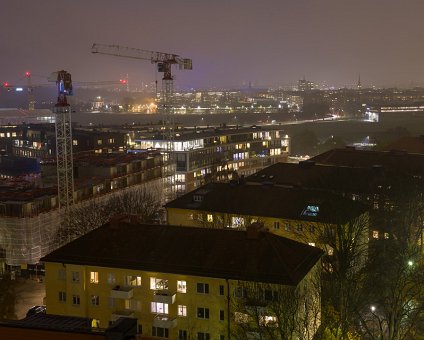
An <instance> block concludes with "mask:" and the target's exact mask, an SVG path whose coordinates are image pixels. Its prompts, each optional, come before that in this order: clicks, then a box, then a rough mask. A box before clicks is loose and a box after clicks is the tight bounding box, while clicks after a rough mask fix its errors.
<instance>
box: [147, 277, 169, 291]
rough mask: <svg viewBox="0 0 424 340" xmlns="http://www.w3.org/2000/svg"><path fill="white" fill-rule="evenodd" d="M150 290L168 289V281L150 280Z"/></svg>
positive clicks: (153, 278)
mask: <svg viewBox="0 0 424 340" xmlns="http://www.w3.org/2000/svg"><path fill="white" fill-rule="evenodd" d="M150 289H168V280H162V279H157V278H155V277H151V278H150Z"/></svg>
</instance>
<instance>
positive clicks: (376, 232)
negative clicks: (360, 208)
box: [372, 230, 378, 238]
mask: <svg viewBox="0 0 424 340" xmlns="http://www.w3.org/2000/svg"><path fill="white" fill-rule="evenodd" d="M372 237H373V238H378V230H373V231H372Z"/></svg>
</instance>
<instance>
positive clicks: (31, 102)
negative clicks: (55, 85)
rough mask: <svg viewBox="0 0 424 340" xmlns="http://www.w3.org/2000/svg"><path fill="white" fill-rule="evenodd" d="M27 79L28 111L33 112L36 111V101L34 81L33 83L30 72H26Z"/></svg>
mask: <svg viewBox="0 0 424 340" xmlns="http://www.w3.org/2000/svg"><path fill="white" fill-rule="evenodd" d="M25 77H26V78H27V87H28V110H29V111H33V110H34V109H35V99H34V93H33V92H32V91H33V89H34V88H33V86H32V81H31V73H30V72H29V71H26V72H25Z"/></svg>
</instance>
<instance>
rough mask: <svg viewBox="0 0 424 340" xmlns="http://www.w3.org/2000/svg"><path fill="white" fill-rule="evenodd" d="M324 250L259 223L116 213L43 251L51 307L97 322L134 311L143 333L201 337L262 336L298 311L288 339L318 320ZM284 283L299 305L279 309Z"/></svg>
mask: <svg viewBox="0 0 424 340" xmlns="http://www.w3.org/2000/svg"><path fill="white" fill-rule="evenodd" d="M321 255H322V252H321V251H320V250H319V249H318V248H315V247H310V246H308V245H305V244H302V243H299V242H295V241H292V240H290V239H287V238H283V237H280V236H277V235H274V234H271V233H268V232H266V231H263V230H260V229H259V228H257V227H255V228H253V227H252V228H249V229H248V230H247V231H246V232H240V231H235V230H223V229H204V228H186V227H178V226H170V225H166V226H165V225H146V224H139V223H137V221H136V220H135V219H133V218H131V217H129V218H127V219H115V220H111V221H110V223H108V224H106V225H104V226H102V227H100V228H98V229H96V230H93V231H91V232H90V233H88V234H86V235H84V236H82V237H81V238H79V239H77V240H75V241H73V242H71V243H69V244H67V245H65V246H63V247H61V248H59V249H57V250H55V251H53V252H52V253H50V254H48V255H46V256H45V257H44V258H43V259H42V261H44V262H45V264H46V281H45V282H46V305H47V312H48V313H49V314H50V313H52V314H59V315H67V316H78V317H88V318H92V319H93V320H95V321H96V322H97V325H98V326H99V327H107V325H108V324H109V323H110V322H113V321H114V320H116V319H118V318H120V317H130V318H136V319H137V320H138V325H139V335H140V336H147V337H148V336H151V337H154V338H169V339H199V340H206V339H220V340H222V339H230V337H231V334H235V333H234V332H237V333H238V335H239V336H243V335H242V334H244V333H240V332H246V333H245V338H249V336H253V337H255V336H256V337H258V336H260V335H259V334H260V333H261V332H263V331H265V329H266V331H268V332H269V331H270V332H277V331H278V330H279V327H284V325H283V322H281V323H278V322H277V318H279V320H282V319H281V318H283V317H286V318H287V317H289V318H290V319H292V318H293V316H294V317H295V318H296V320H298V319H299V320H302V321H303V323H301V324H302V326H301V327H300V328H296V330H295V331H294V332H292V333H291V335H292V336H290V339H298V338H302V339H312V338H313V336H314V333H315V331H316V330H317V328H318V327H319V322H320V295H319V293H318V292H317V291H315V290H314V289H313V286H314V285H312V278H315V277H316V276H315V274H316V272H317V270H318V269H319V267H320V257H321ZM251 287H256V288H257V289H256V290H255V292H256V293H258V294H253V293H252V292H253V291H252V290H251V289H249V288H251ZM282 292H285V293H286V294H290V297H291V299H290V300H293V299H294V297H295V296H297V297H298V299H297V300H296V301H297V305H296V306H297V307H296V308H295V309H291V312H290V313H282V312H281V313H282V314H281V315H276V314H275V312H273V310H274V311H275V310H276V309H272V308H271V306H273V304H275V303H277V301H278V303H280V307H282V306H284V305H287V304H289V301H288V300H287V299H280V298H279V297H282V296H283V295H282ZM279 294H281V295H279ZM253 310H254V311H256V312H257V314H259V317H260V320H259V325H260V326H258V327H256V328H255V327H253V323H254V322H253V323H252V324H250V323H251V322H252V321H254V320H252V318H253V314H252V311H253ZM281 310H284V308H281ZM286 311H287V310H286ZM293 311H294V312H293ZM312 311H313V312H312ZM293 313H294V315H293ZM312 315H313V317H312ZM247 324H249V325H251V327H250V326H249V327H243V326H246V325H247ZM231 338H232V337H231Z"/></svg>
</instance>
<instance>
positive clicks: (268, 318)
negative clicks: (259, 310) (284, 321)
mask: <svg viewBox="0 0 424 340" xmlns="http://www.w3.org/2000/svg"><path fill="white" fill-rule="evenodd" d="M259 322H260V324H261V325H269V324H273V323H276V322H277V317H275V316H269V315H265V316H262V317H261V319H260V321H259Z"/></svg>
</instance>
